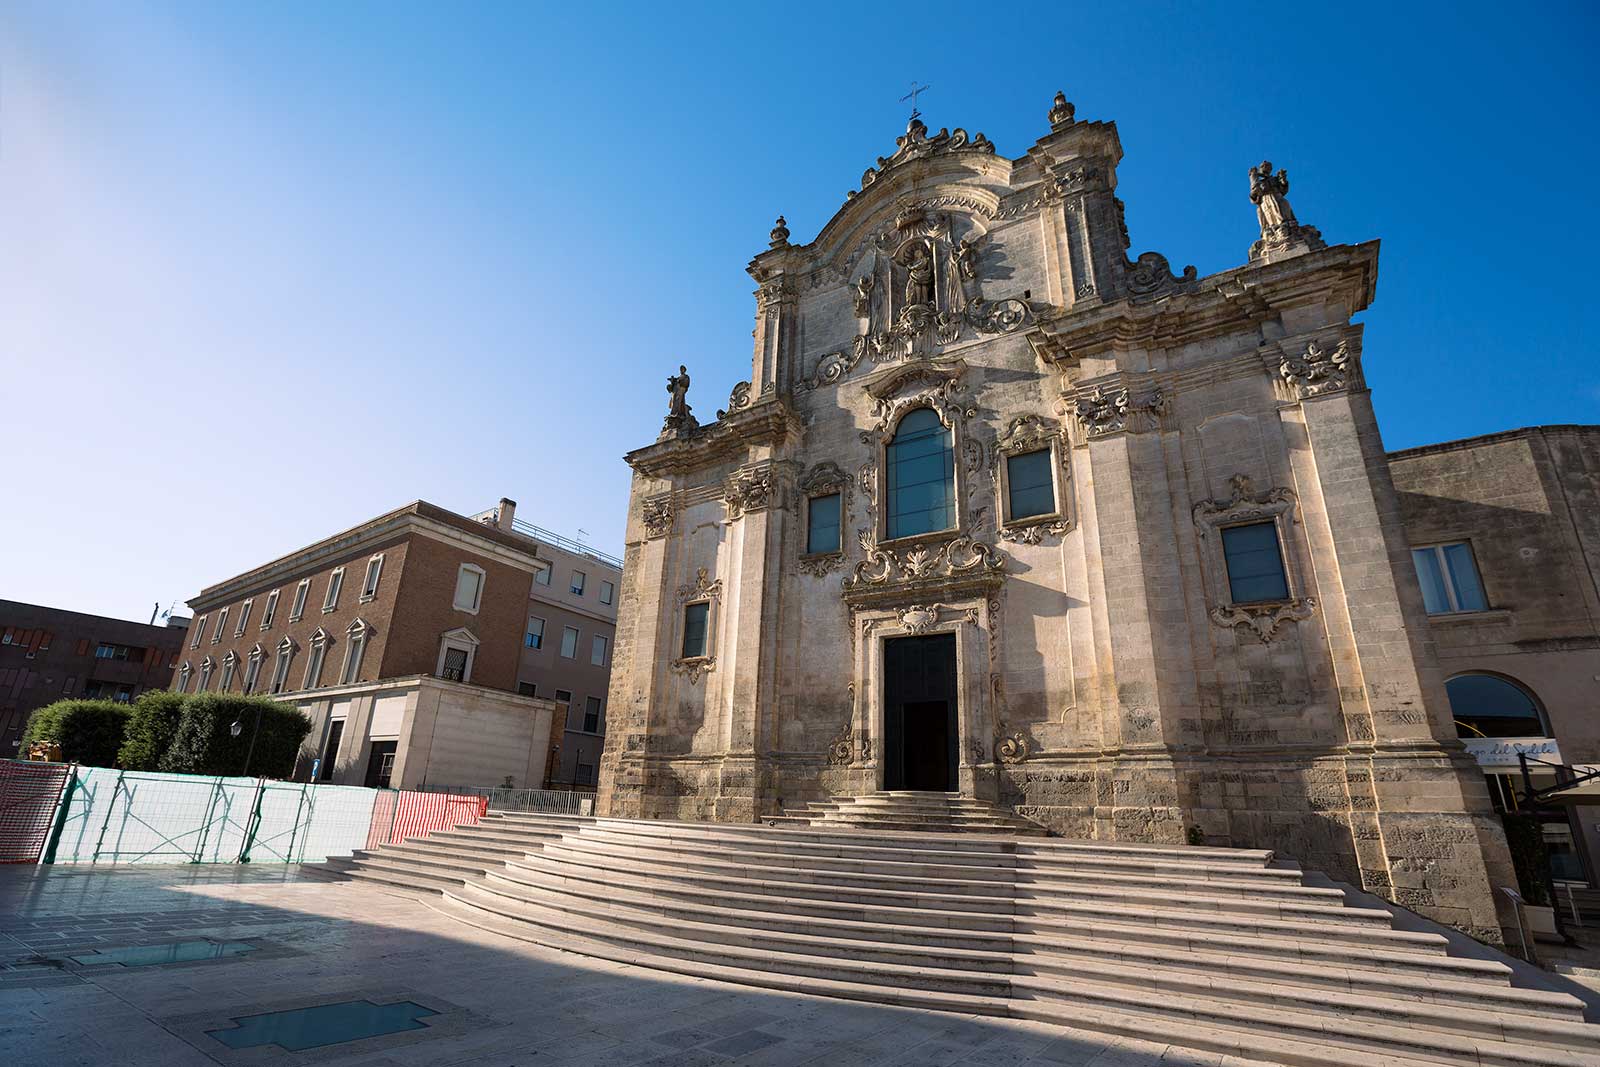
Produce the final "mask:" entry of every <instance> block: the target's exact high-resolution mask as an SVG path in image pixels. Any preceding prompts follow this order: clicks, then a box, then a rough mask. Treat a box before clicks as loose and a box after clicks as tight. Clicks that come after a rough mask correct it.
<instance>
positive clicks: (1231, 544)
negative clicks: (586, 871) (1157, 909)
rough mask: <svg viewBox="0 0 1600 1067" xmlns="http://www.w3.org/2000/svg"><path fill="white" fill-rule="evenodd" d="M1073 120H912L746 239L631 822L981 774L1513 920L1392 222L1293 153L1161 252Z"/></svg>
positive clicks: (683, 506)
mask: <svg viewBox="0 0 1600 1067" xmlns="http://www.w3.org/2000/svg"><path fill="white" fill-rule="evenodd" d="M1041 118H1042V119H1044V120H1045V121H1043V122H1041V124H1040V125H1041V129H1042V132H1043V136H1042V137H1041V138H1040V139H1039V140H1038V141H1037V142H1036V143H1034V144H1033V145H1032V146H1031V147H1028V148H1027V149H1026V150H1025V151H1024V152H1022V153H1021V154H1020V155H1018V156H1016V157H1014V158H1011V157H1008V156H1006V155H1002V154H1000V153H999V152H997V150H996V147H995V145H994V144H992V143H991V142H990V141H989V140H988V139H987V138H985V137H984V136H983V135H982V134H971V133H968V132H967V131H966V130H963V129H959V128H958V129H939V130H936V131H935V130H932V129H930V128H929V127H928V126H927V125H926V124H924V123H923V122H922V121H921V120H920V119H919V118H917V117H915V116H914V117H913V118H912V120H911V122H910V124H909V125H908V126H907V128H906V130H905V133H904V135H903V136H900V137H899V138H897V140H896V143H895V148H894V150H893V152H891V153H890V154H888V155H886V156H884V157H881V158H879V159H878V160H877V162H876V164H875V165H873V166H869V167H867V168H866V170H865V171H864V172H863V173H862V174H861V177H860V182H859V187H858V188H857V189H855V190H853V191H851V192H850V193H849V194H848V195H847V196H846V198H845V200H844V203H843V204H842V205H841V206H840V208H839V210H838V212H837V213H836V214H835V215H834V216H833V217H832V219H830V220H829V221H828V222H827V224H826V225H825V226H823V228H822V230H821V232H820V233H818V234H817V235H816V237H815V238H814V239H813V240H811V241H810V242H809V243H805V244H799V243H795V242H793V241H791V240H790V236H791V235H790V231H789V229H788V228H787V226H786V225H785V223H784V220H783V219H781V218H780V219H779V220H778V223H777V225H776V227H775V228H774V229H773V230H772V232H771V236H770V244H769V246H768V247H767V248H766V250H764V251H762V252H761V253H760V254H758V255H757V256H756V257H755V258H754V260H753V261H752V262H751V263H750V266H749V273H750V275H751V277H752V278H753V279H754V281H755V283H756V290H755V293H754V297H755V328H754V355H753V360H752V364H751V375H750V380H749V381H747V382H740V383H739V384H737V385H735V386H734V387H733V389H732V393H731V395H730V396H729V398H728V401H727V405H726V407H725V408H724V409H723V410H720V411H717V412H716V416H715V418H714V419H706V420H705V421H701V420H700V419H698V418H697V417H696V416H695V414H694V413H693V410H692V406H691V405H690V403H689V401H688V389H689V383H688V377H689V376H688V373H687V371H686V370H683V369H682V368H680V373H679V374H678V375H674V376H673V377H672V378H671V379H670V380H669V384H668V391H669V393H670V394H671V397H670V409H669V414H668V416H667V419H666V423H665V425H664V426H663V427H662V429H661V431H660V435H659V437H658V438H657V439H656V441H655V442H654V443H652V444H649V445H647V446H646V447H643V448H640V449H638V450H636V451H634V452H631V453H629V455H628V456H627V461H628V463H629V465H630V466H631V468H632V471H633V482H632V490H631V497H630V503H629V509H630V510H629V519H628V529H627V538H626V540H627V548H626V559H625V572H624V577H623V589H622V604H621V606H622V613H621V614H622V617H621V619H620V621H619V627H618V633H617V646H616V651H615V665H614V669H613V674H612V683H611V691H610V704H609V710H610V716H609V728H608V734H607V740H606V748H605V753H604V757H603V760H602V769H601V782H600V793H599V805H600V812H601V814H605V815H612V816H625V817H641V818H659V819H682V820H719V821H734V822H752V821H757V820H760V819H763V818H767V817H774V816H778V815H779V814H781V813H782V812H783V811H784V810H785V809H789V808H793V807H795V806H797V805H801V804H805V803H807V802H810V801H815V800H819V799H824V798H828V797H844V796H853V795H861V794H866V793H871V792H873V791H876V790H926V791H933V792H945V793H951V794H957V795H959V796H961V797H970V798H976V799H979V800H986V801H989V802H992V803H993V804H996V805H999V806H1001V807H1003V808H1007V809H1011V810H1012V811H1014V812H1015V813H1016V814H1018V815H1022V816H1025V817H1027V818H1029V819H1031V820H1033V821H1035V822H1037V823H1039V824H1042V825H1043V826H1045V827H1047V828H1049V829H1050V830H1053V831H1055V832H1057V833H1059V834H1061V835H1064V836H1068V837H1074V838H1083V839H1094V840H1107V841H1138V842H1161V843H1184V842H1188V843H1206V844H1214V845H1231V846H1239V847H1251V848H1271V849H1275V850H1278V851H1279V852H1280V853H1282V854H1285V855H1288V856H1292V857H1294V858H1296V859H1297V860H1299V861H1300V862H1301V863H1303V864H1304V865H1306V866H1307V867H1311V868H1316V869H1320V870H1323V871H1326V872H1328V873H1329V874H1331V875H1333V876H1334V877H1338V878H1343V879H1346V880H1348V881H1350V882H1351V883H1353V884H1356V885H1359V886H1361V887H1363V888H1365V889H1367V890H1368V891H1370V892H1373V893H1377V894H1379V895H1382V896H1384V897H1387V898H1389V899H1391V900H1395V901H1397V902H1399V903H1402V904H1406V905H1407V906H1410V907H1413V908H1415V909H1416V910H1418V911H1420V912H1423V913H1424V914H1427V915H1429V916H1430V917H1432V918H1435V919H1438V920H1440V921H1443V922H1448V923H1450V924H1452V925H1454V926H1457V927H1459V928H1462V929H1465V930H1468V931H1471V932H1476V933H1478V934H1480V936H1483V937H1485V938H1486V939H1488V940H1498V938H1499V931H1498V929H1497V928H1498V927H1499V925H1500V923H1499V922H1498V921H1497V918H1496V913H1495V903H1494V899H1493V887H1494V886H1497V885H1515V884H1516V882H1515V879H1514V876H1513V874H1512V873H1511V861H1510V858H1509V853H1508V850H1507V846H1506V840H1505V836H1504V832H1503V831H1502V829H1501V826H1500V823H1499V821H1498V820H1497V819H1496V818H1495V816H1494V811H1493V809H1492V808H1491V806H1490V802H1489V798H1488V793H1487V790H1486V788H1485V780H1484V775H1483V773H1482V771H1480V769H1479V767H1478V765H1477V764H1476V763H1475V762H1474V760H1473V758H1472V756H1471V755H1470V754H1469V753H1468V752H1467V751H1466V750H1465V749H1464V748H1463V746H1462V744H1461V743H1460V742H1459V741H1458V740H1457V731H1456V729H1455V727H1454V725H1453V723H1452V716H1451V712H1450V704H1449V700H1448V698H1447V696H1446V693H1445V688H1444V677H1443V673H1442V671H1441V668H1440V665H1439V661H1438V657H1437V654H1436V651H1435V647H1434V641H1433V638H1432V636H1431V635H1430V628H1429V621H1428V615H1427V609H1426V608H1425V605H1424V598H1423V592H1422V590H1421V588H1420V587H1419V583H1418V578H1417V572H1416V571H1415V569H1414V562H1413V556H1412V551H1411V547H1410V545H1409V544H1408V540H1407V536H1406V532H1405V530H1404V528H1403V525H1402V516H1401V509H1400V506H1399V503H1398V498H1397V493H1396V489H1395V486H1394V482H1393V479H1392V478H1391V474H1390V469H1389V464H1388V460H1387V458H1386V455H1385V452H1384V448H1383V444H1382V441H1381V438H1380V436H1379V431H1378V426H1377V423H1376V420H1375V418H1374V414H1373V408H1372V403H1371V398H1370V396H1369V394H1368V391H1367V389H1366V387H1365V384H1364V381H1363V378H1362V361H1363V350H1362V327H1361V325H1360V324H1358V323H1354V322H1352V316H1355V315H1357V314H1358V313H1359V312H1361V311H1363V310H1364V309H1365V308H1367V306H1368V305H1369V304H1370V303H1371V302H1372V300H1373V297H1374V292H1375V286H1376V283H1377V274H1378V242H1377V241H1375V240H1374V241H1367V242H1364V243H1357V244H1329V243H1327V242H1326V241H1325V240H1324V239H1323V238H1322V236H1321V234H1320V233H1319V232H1318V231H1317V229H1316V228H1314V227H1313V226H1310V225H1307V224H1306V223H1303V222H1301V221H1299V220H1298V219H1297V217H1296V214H1295V211H1294V210H1293V209H1292V208H1291V206H1290V203H1289V180H1288V176H1287V174H1286V173H1285V171H1283V170H1281V169H1275V168H1274V167H1273V165H1272V164H1270V163H1265V162H1263V163H1261V164H1259V165H1257V166H1254V167H1251V168H1249V171H1248V182H1246V180H1245V179H1246V175H1245V174H1244V173H1241V175H1240V190H1239V193H1240V195H1239V200H1238V202H1237V205H1236V207H1237V209H1238V210H1239V211H1241V212H1253V214H1254V218H1255V222H1256V224H1257V229H1258V230H1259V238H1258V239H1257V240H1256V241H1255V242H1254V244H1252V245H1251V246H1250V248H1249V250H1248V254H1247V257H1246V259H1245V262H1244V263H1243V264H1242V265H1240V266H1238V267H1235V268H1233V269H1230V270H1225V271H1222V272H1220V273H1216V274H1211V275H1207V276H1204V277H1201V276H1198V275H1197V272H1196V270H1195V269H1194V268H1193V267H1186V268H1182V269H1180V270H1174V269H1173V268H1172V266H1171V265H1170V263H1169V261H1168V260H1167V258H1166V257H1165V256H1163V255H1162V254H1161V253H1160V252H1155V251H1146V252H1142V253H1140V254H1138V255H1131V254H1130V243H1129V237H1128V230H1127V227H1126V225H1125V223H1124V219H1123V203H1122V201H1121V200H1120V199H1119V198H1118V196H1117V165H1118V162H1119V161H1120V159H1121V157H1122V148H1121V144H1120V142H1119V139H1118V135H1117V129H1116V126H1115V125H1114V124H1113V123H1110V122H1102V121H1084V120H1081V119H1079V118H1077V117H1076V115H1075V109H1074V107H1073V105H1072V104H1071V103H1069V102H1068V101H1067V100H1066V98H1065V97H1064V96H1063V95H1061V94H1057V96H1056V98H1055V100H1054V102H1053V105H1052V106H1050V107H1049V108H1048V112H1047V114H1046V115H1042V116H1041ZM1242 170H1243V168H1241V171H1242ZM1247 196H1248V203H1247V202H1246V197H1247ZM1210 207H1211V208H1215V209H1219V210H1220V209H1224V208H1226V207H1228V205H1221V204H1218V205H1211V206H1210Z"/></svg>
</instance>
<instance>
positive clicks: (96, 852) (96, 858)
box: [89, 771, 133, 863]
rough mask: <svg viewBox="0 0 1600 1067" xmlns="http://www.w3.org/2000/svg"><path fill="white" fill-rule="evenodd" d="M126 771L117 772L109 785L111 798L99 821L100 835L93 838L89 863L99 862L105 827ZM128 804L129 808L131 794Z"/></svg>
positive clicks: (114, 808)
mask: <svg viewBox="0 0 1600 1067" xmlns="http://www.w3.org/2000/svg"><path fill="white" fill-rule="evenodd" d="M126 773H127V772H126V771H118V772H117V781H116V784H115V785H113V786H112V787H111V799H110V800H109V801H108V802H107V803H106V817H105V820H104V821H102V822H101V823H100V836H99V837H98V838H96V839H95V843H94V855H93V856H91V857H89V862H90V863H96V862H99V859H100V847H101V846H102V845H104V844H105V843H106V827H108V826H110V825H111V813H112V812H114V811H116V810H117V794H118V793H121V792H122V779H123V776H124V775H125V774H126ZM128 806H129V807H130V808H131V807H133V798H132V797H131V796H130V797H129V798H128Z"/></svg>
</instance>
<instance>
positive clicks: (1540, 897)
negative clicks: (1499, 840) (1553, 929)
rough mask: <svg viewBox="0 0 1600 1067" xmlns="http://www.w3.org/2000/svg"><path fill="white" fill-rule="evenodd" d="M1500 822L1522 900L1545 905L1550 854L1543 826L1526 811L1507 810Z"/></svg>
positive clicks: (1547, 901) (1548, 897)
mask: <svg viewBox="0 0 1600 1067" xmlns="http://www.w3.org/2000/svg"><path fill="white" fill-rule="evenodd" d="M1500 821H1501V822H1503V823H1504V824H1505V828H1506V845H1507V846H1509V848H1510V849H1511V866H1512V867H1514V868H1515V869H1516V872H1517V884H1518V886H1519V887H1520V888H1521V890H1522V899H1524V900H1526V901H1527V902H1528V903H1529V904H1537V905H1540V906H1548V905H1549V903H1550V893H1549V891H1548V885H1549V878H1550V854H1549V852H1548V851H1547V850H1546V849H1545V844H1544V827H1543V826H1541V825H1540V824H1539V819H1538V817H1537V816H1535V815H1533V814H1532V813H1530V812H1525V811H1516V812H1512V811H1508V812H1506V813H1504V814H1503V815H1501V816H1500Z"/></svg>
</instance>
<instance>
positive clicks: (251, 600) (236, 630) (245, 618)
mask: <svg viewBox="0 0 1600 1067" xmlns="http://www.w3.org/2000/svg"><path fill="white" fill-rule="evenodd" d="M255 602H256V600H255V597H248V596H247V597H245V598H244V603H243V604H240V605H239V621H238V622H235V623H234V624H233V636H234V637H243V636H244V628H245V627H246V626H249V625H250V608H251V606H252V605H254V604H255Z"/></svg>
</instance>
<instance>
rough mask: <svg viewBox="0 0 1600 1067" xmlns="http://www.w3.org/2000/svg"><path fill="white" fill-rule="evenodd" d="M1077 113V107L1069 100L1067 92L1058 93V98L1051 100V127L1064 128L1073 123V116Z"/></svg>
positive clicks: (1054, 128)
mask: <svg viewBox="0 0 1600 1067" xmlns="http://www.w3.org/2000/svg"><path fill="white" fill-rule="evenodd" d="M1076 113H1077V108H1075V107H1073V106H1072V105H1071V104H1070V103H1068V102H1067V94H1066V93H1057V94H1056V98H1055V99H1054V100H1052V101H1051V102H1050V115H1049V118H1050V129H1051V130H1052V131H1054V130H1064V129H1066V128H1067V127H1068V126H1071V125H1072V116H1073V115H1074V114H1076Z"/></svg>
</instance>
